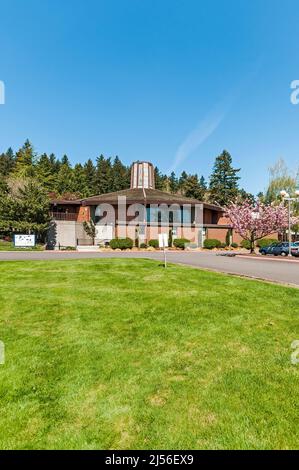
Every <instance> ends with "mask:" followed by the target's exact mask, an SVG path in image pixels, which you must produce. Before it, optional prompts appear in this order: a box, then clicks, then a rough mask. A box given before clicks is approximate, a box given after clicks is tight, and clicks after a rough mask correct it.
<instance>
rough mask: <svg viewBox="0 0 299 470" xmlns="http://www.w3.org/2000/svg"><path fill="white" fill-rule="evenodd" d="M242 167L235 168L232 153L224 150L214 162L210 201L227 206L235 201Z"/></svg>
mask: <svg viewBox="0 0 299 470" xmlns="http://www.w3.org/2000/svg"><path fill="white" fill-rule="evenodd" d="M239 171H240V169H236V168H233V166H232V157H231V155H230V154H229V153H228V152H227V151H226V150H224V151H223V152H222V153H221V155H219V156H218V157H217V158H216V160H215V164H214V168H213V173H212V175H211V177H210V188H209V189H210V196H209V199H210V202H212V203H214V204H219V205H220V206H226V205H228V204H230V203H231V202H233V201H234V200H235V199H236V197H237V196H238V180H239V179H240V177H239V176H237V174H238V172H239Z"/></svg>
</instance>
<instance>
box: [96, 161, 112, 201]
mask: <svg viewBox="0 0 299 470" xmlns="http://www.w3.org/2000/svg"><path fill="white" fill-rule="evenodd" d="M96 162H97V163H96V175H95V193H96V194H104V193H109V192H111V191H112V189H111V188H112V168H111V159H110V158H107V159H106V158H105V157H104V155H100V156H99V157H98V158H97V160H96Z"/></svg>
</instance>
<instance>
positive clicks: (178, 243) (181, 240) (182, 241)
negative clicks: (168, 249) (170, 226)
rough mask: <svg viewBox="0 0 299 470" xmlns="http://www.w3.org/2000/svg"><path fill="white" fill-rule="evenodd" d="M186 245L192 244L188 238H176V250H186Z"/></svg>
mask: <svg viewBox="0 0 299 470" xmlns="http://www.w3.org/2000/svg"><path fill="white" fill-rule="evenodd" d="M186 243H190V240H187V238H175V239H174V240H173V244H174V246H175V247H176V248H181V249H182V250H184V249H185V245H186Z"/></svg>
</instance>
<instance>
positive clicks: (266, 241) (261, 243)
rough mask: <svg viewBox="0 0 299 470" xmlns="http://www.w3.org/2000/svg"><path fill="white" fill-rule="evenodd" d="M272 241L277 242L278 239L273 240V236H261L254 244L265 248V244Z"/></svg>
mask: <svg viewBox="0 0 299 470" xmlns="http://www.w3.org/2000/svg"><path fill="white" fill-rule="evenodd" d="M272 243H278V240H275V238H262V239H261V240H258V241H257V243H256V244H257V246H259V247H260V248H265V247H266V246H269V245H272Z"/></svg>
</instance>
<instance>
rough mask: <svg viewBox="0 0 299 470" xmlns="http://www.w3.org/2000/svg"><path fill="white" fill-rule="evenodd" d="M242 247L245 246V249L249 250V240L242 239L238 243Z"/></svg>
mask: <svg viewBox="0 0 299 470" xmlns="http://www.w3.org/2000/svg"><path fill="white" fill-rule="evenodd" d="M240 246H241V247H242V248H246V250H250V241H249V240H242V241H241V243H240Z"/></svg>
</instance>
